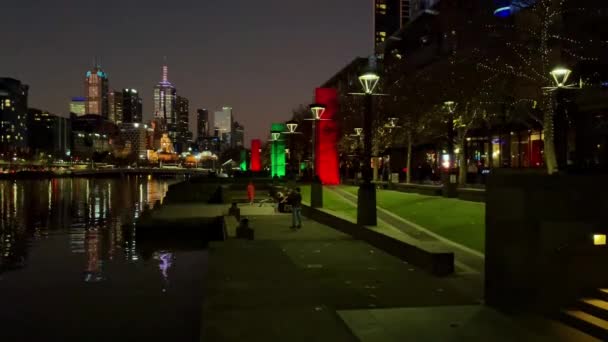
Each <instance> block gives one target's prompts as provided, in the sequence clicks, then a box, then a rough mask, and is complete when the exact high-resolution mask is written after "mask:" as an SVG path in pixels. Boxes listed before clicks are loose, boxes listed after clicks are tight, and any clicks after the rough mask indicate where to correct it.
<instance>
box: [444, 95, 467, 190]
mask: <svg viewBox="0 0 608 342" xmlns="http://www.w3.org/2000/svg"><path fill="white" fill-rule="evenodd" d="M443 106H444V108H445V109H446V110H447V111H448V122H447V131H448V151H447V152H448V153H447V156H448V160H447V161H444V162H443V163H442V166H443V167H444V168H445V169H446V171H447V172H446V173H443V174H444V175H445V177H444V178H443V187H444V196H446V197H456V196H457V186H458V184H457V178H456V172H455V170H454V160H455V159H456V158H455V155H454V135H455V132H454V113H455V112H456V107H458V103H456V102H454V101H445V102H444V103H443ZM442 160H443V156H442ZM460 167H464V165H460Z"/></svg>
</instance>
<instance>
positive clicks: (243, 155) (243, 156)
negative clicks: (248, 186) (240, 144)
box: [239, 149, 247, 171]
mask: <svg viewBox="0 0 608 342" xmlns="http://www.w3.org/2000/svg"><path fill="white" fill-rule="evenodd" d="M239 167H240V168H241V171H247V150H245V149H243V150H241V164H240V165H239Z"/></svg>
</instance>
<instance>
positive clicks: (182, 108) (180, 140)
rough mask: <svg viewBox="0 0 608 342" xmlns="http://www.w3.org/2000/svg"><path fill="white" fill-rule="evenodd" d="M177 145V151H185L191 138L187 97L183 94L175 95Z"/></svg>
mask: <svg viewBox="0 0 608 342" xmlns="http://www.w3.org/2000/svg"><path fill="white" fill-rule="evenodd" d="M176 102H177V139H176V140H175V143H176V145H177V151H178V152H185V151H186V150H187V148H188V146H189V145H190V142H191V140H192V133H191V132H190V108H189V106H190V105H189V103H190V101H188V99H187V98H185V97H183V96H178V97H177V101H176Z"/></svg>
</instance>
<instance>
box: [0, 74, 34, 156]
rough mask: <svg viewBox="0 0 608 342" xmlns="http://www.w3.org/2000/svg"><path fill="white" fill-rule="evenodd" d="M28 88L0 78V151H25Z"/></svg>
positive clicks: (19, 83)
mask: <svg viewBox="0 0 608 342" xmlns="http://www.w3.org/2000/svg"><path fill="white" fill-rule="evenodd" d="M28 89H29V87H28V86H27V85H25V84H22V83H21V81H19V80H16V79H13V78H0V151H2V152H3V153H4V152H15V153H21V152H26V151H27V97H28Z"/></svg>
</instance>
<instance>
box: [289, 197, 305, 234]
mask: <svg viewBox="0 0 608 342" xmlns="http://www.w3.org/2000/svg"><path fill="white" fill-rule="evenodd" d="M290 197H291V199H290V204H291V223H292V224H291V228H293V229H300V228H302V194H300V188H296V190H295V191H292V192H291V194H290Z"/></svg>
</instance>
